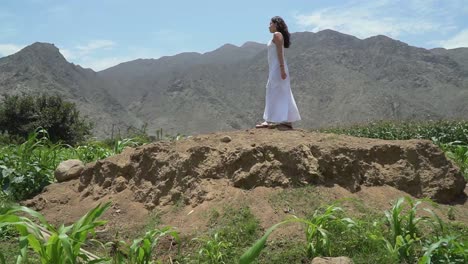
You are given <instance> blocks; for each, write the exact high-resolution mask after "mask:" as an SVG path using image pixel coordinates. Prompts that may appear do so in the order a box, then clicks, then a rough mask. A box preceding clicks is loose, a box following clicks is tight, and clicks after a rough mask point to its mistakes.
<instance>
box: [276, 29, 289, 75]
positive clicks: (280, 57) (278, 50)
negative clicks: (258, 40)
mask: <svg viewBox="0 0 468 264" xmlns="http://www.w3.org/2000/svg"><path fill="white" fill-rule="evenodd" d="M273 43H275V45H276V53H277V54H278V60H279V63H280V70H281V79H283V80H284V79H286V77H287V75H286V71H285V70H284V55H283V45H284V44H283V43H284V39H283V35H282V34H281V33H280V32H275V34H273Z"/></svg>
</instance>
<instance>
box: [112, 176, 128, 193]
mask: <svg viewBox="0 0 468 264" xmlns="http://www.w3.org/2000/svg"><path fill="white" fill-rule="evenodd" d="M126 188H127V179H125V178H124V177H122V176H119V177H117V178H116V179H115V180H114V190H115V191H116V192H118V193H119V192H121V191H123V190H125V189H126Z"/></svg>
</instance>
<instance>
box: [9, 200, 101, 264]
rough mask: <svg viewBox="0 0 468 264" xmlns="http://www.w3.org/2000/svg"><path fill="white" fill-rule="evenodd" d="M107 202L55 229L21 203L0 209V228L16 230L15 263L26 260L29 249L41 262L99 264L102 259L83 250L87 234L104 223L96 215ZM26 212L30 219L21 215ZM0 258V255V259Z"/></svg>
mask: <svg viewBox="0 0 468 264" xmlns="http://www.w3.org/2000/svg"><path fill="white" fill-rule="evenodd" d="M109 206H110V203H106V204H105V205H98V206H97V207H95V208H94V209H92V210H91V211H89V212H88V213H87V214H86V215H85V216H83V217H82V218H81V219H79V220H78V221H77V222H75V223H74V224H72V225H70V226H64V225H61V226H60V227H59V228H55V227H53V226H52V225H50V224H49V223H48V222H47V221H46V219H45V218H44V216H42V215H41V214H40V213H38V212H36V211H34V210H31V209H29V208H26V207H22V206H13V207H11V208H8V209H7V208H5V209H2V211H1V214H0V228H1V227H4V226H14V227H15V228H16V229H17V231H18V233H19V244H20V253H19V256H18V258H17V263H28V249H32V250H33V251H34V252H35V253H36V254H37V255H38V256H39V260H40V262H41V263H43V264H50V263H54V264H62V263H63V264H75V263H83V262H85V263H100V262H103V261H105V259H101V258H99V257H96V256H94V255H92V254H91V253H89V252H86V251H84V250H82V248H81V247H82V246H83V245H84V244H85V242H86V241H87V239H88V236H89V235H90V234H91V235H93V234H94V233H95V229H96V228H97V227H99V226H102V225H104V223H105V221H100V220H98V218H99V217H100V216H101V215H102V214H103V213H104V212H105V211H106V210H107V208H109ZM24 214H27V215H29V216H30V217H31V218H33V219H35V220H36V221H38V222H39V223H40V224H36V222H35V221H33V220H31V219H30V218H27V217H24V216H23V215H24ZM1 258H2V257H0V259H1Z"/></svg>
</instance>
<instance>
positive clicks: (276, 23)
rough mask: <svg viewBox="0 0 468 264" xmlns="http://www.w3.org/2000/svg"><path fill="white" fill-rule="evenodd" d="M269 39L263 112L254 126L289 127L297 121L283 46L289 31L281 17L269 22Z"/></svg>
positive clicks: (297, 112)
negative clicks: (260, 121) (270, 38)
mask: <svg viewBox="0 0 468 264" xmlns="http://www.w3.org/2000/svg"><path fill="white" fill-rule="evenodd" d="M269 29H270V32H271V33H273V39H272V40H270V41H269V42H268V68H269V74H268V82H267V85H266V98H265V112H264V114H263V119H264V120H265V121H264V122H263V123H261V124H258V125H256V128H266V127H268V128H275V127H278V128H282V129H292V122H295V121H299V120H301V116H300V114H299V110H298V109H297V106H296V102H295V101H294V97H293V94H292V92H291V83H290V79H289V71H288V65H287V64H286V60H285V58H284V48H289V46H290V44H291V43H290V34H289V32H288V26H287V25H286V23H285V22H284V20H283V19H282V18H281V17H279V16H275V17H273V18H272V19H271V21H270V28H269Z"/></svg>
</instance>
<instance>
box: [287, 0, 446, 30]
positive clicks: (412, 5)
mask: <svg viewBox="0 0 468 264" xmlns="http://www.w3.org/2000/svg"><path fill="white" fill-rule="evenodd" d="M436 4H437V3H435V1H434V0H429V1H427V0H424V1H423V0H410V1H403V0H397V1H389V0H380V1H372V2H371V1H365V2H364V1H348V2H347V3H346V4H342V5H340V6H334V7H330V8H325V9H321V10H317V11H314V12H312V13H309V14H296V15H295V18H296V23H297V24H298V25H299V26H301V27H302V29H304V30H312V31H320V30H324V29H333V30H337V31H340V32H343V33H347V34H351V35H354V36H357V37H360V38H366V37H370V36H374V35H379V34H383V35H388V36H390V37H393V38H396V37H399V36H401V35H402V34H426V33H429V32H436V31H442V30H450V29H453V27H454V26H453V23H452V21H451V19H449V18H447V19H445V18H444V17H450V16H446V15H447V14H448V13H449V12H450V10H440V7H437V6H436Z"/></svg>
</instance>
